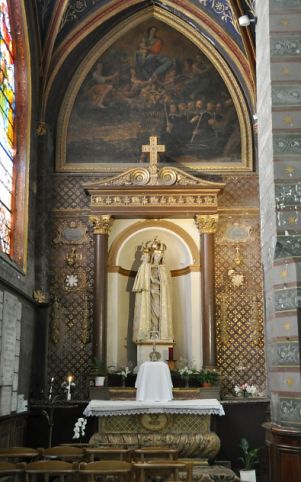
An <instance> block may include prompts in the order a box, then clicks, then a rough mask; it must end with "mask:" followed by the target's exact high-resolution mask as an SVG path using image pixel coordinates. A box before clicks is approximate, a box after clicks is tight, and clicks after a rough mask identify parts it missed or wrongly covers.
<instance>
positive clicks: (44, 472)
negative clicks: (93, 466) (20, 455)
mask: <svg viewBox="0 0 301 482" xmlns="http://www.w3.org/2000/svg"><path fill="white" fill-rule="evenodd" d="M77 473H78V472H77V464H74V463H73V464H70V463H69V462H64V461H62V460H38V461H37V462H31V463H29V464H26V465H25V480H26V482H31V481H32V482H35V481H36V478H37V475H40V476H43V480H44V482H48V481H49V478H50V476H54V475H55V476H57V477H59V479H60V481H61V482H64V480H65V478H67V477H69V478H70V479H71V478H72V477H73V476H74V475H76V474H77Z"/></svg>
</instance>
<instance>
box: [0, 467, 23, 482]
mask: <svg viewBox="0 0 301 482" xmlns="http://www.w3.org/2000/svg"><path fill="white" fill-rule="evenodd" d="M24 466H25V464H24V463H19V464H12V463H10V462H0V478H2V477H5V479H8V480H10V479H12V480H14V481H15V482H17V481H18V480H20V479H21V476H23V473H24ZM8 476H9V477H8Z"/></svg>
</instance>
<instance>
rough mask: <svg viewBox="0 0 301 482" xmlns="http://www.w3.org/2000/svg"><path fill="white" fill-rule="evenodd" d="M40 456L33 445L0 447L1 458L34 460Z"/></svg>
mask: <svg viewBox="0 0 301 482" xmlns="http://www.w3.org/2000/svg"><path fill="white" fill-rule="evenodd" d="M38 456H39V452H38V451H37V450H36V449H33V448H31V447H7V448H1V449H0V459H7V460H9V459H14V460H17V461H20V460H28V459H29V460H34V459H36V458H38Z"/></svg>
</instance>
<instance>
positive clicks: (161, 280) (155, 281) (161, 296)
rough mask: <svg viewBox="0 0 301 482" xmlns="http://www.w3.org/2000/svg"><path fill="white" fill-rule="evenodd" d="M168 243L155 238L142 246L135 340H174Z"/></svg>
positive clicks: (137, 287) (137, 281)
mask: <svg viewBox="0 0 301 482" xmlns="http://www.w3.org/2000/svg"><path fill="white" fill-rule="evenodd" d="M165 250H166V246H165V245H164V244H163V243H161V242H160V241H158V240H157V238H155V239H154V241H152V242H147V243H146V244H145V245H144V246H143V251H142V256H141V265H140V267H139V269H138V272H137V275H136V278H135V282H134V286H133V292H135V293H136V295H135V309H134V322H133V341H134V342H141V341H146V340H154V339H155V340H168V341H172V340H173V327H172V304H171V303H172V301H171V276H170V272H169V270H168V269H167V267H166V265H165V262H164V252H165Z"/></svg>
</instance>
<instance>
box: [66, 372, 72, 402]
mask: <svg viewBox="0 0 301 482" xmlns="http://www.w3.org/2000/svg"><path fill="white" fill-rule="evenodd" d="M71 382H72V377H71V376H70V377H68V387H67V400H71Z"/></svg>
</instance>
